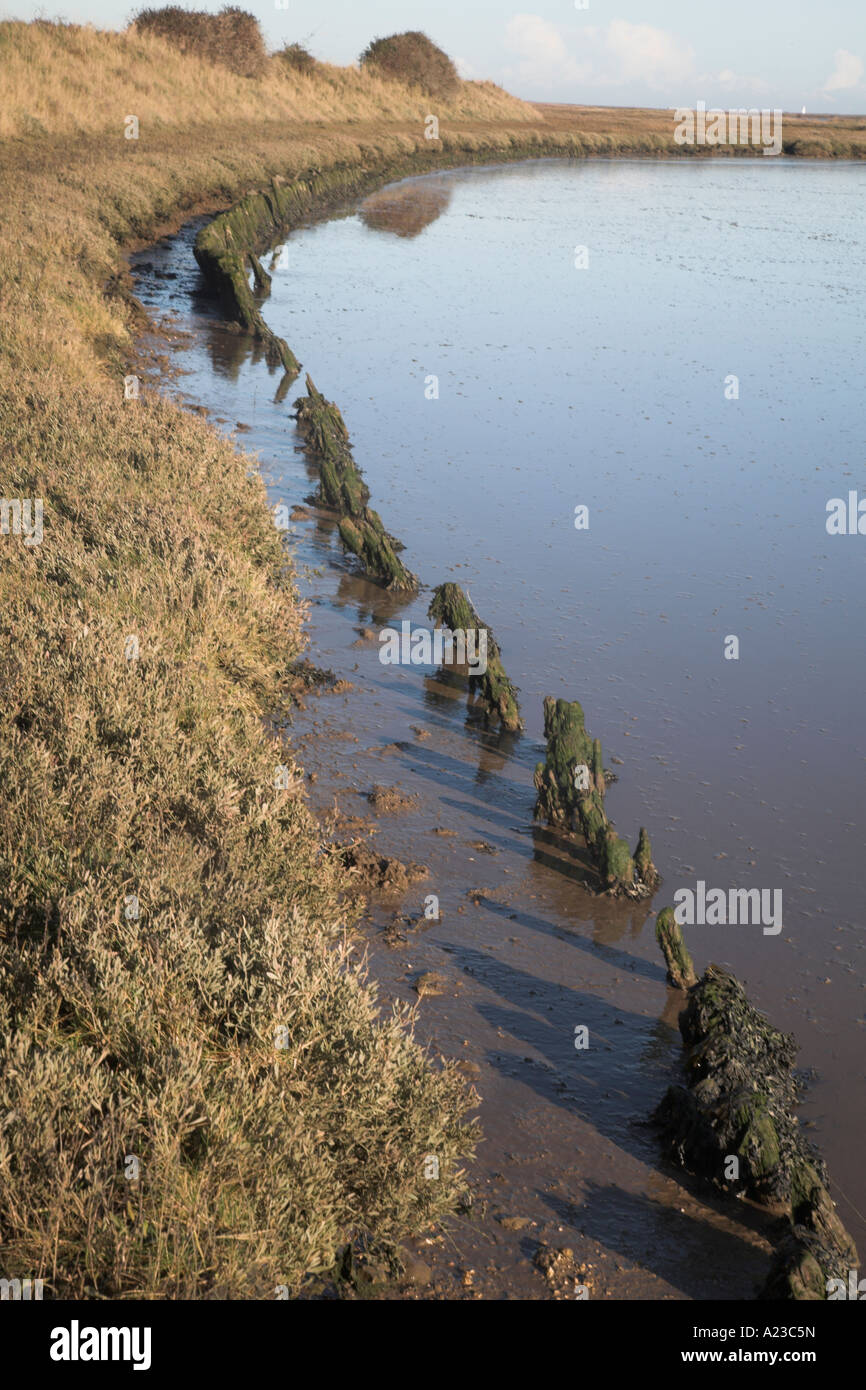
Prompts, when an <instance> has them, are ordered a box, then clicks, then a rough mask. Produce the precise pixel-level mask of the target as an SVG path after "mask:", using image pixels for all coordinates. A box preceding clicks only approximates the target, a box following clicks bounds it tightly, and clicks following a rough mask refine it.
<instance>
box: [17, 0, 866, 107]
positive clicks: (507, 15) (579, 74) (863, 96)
mask: <svg viewBox="0 0 866 1390" xmlns="http://www.w3.org/2000/svg"><path fill="white" fill-rule="evenodd" d="M150 3H153V4H155V3H158V0H150ZM221 3H222V0H192V3H190V4H189V8H194V9H210V10H217V9H219V8H220V7H221ZM236 3H238V4H240V5H241V7H242V8H244V9H248V10H251V11H252V12H253V13H254V14H256V15H257V16H258V18H259V20H260V22H261V24H262V27H263V29H264V31H265V34H266V35H267V38H268V41H269V43H270V44H271V45H272V46H274V47H278V46H279V45H281V44H282V43H285V42H287V41H294V40H299V41H301V42H305V43H306V44H307V45H308V47H309V48H310V49H311V51H312V52H313V53H314V54H315V55H316V57H318V58H324V59H327V60H328V61H330V62H336V63H349V62H353V61H354V60H355V59H356V58H357V56H358V53H359V52H360V51H361V49H362V48H363V47H364V45H365V44H366V43H367V42H368V41H369V39H371V38H373V37H375V36H377V35H384V34H390V33H394V32H395V31H399V30H402V29H423V30H424V31H425V32H426V33H428V34H429V35H430V37H431V38H432V39H434V40H435V41H436V42H437V43H438V44H440V45H441V47H442V48H444V49H445V50H446V51H447V52H448V53H450V54H451V56H452V57H454V58H455V59H457V60H458V61H459V63H460V67H461V71H462V72H463V74H464V76H467V77H486V78H492V79H493V80H494V81H495V82H499V83H501V84H502V85H503V86H505V87H507V88H508V89H509V90H510V91H513V92H515V93H517V94H518V95H519V96H524V97H528V98H530V99H534V100H541V101H573V102H581V103H588V104H594V103H597V104H601V105H626V106H627V105H636V106H642V105H647V106H694V105H695V103H696V102H697V101H706V102H707V104H708V105H711V106H722V107H726V108H727V107H731V106H742V105H748V106H755V105H758V106H770V107H776V106H780V107H783V108H784V109H785V110H800V108H801V107H802V106H806V108H807V109H808V110H809V111H842V112H849V113H851V112H866V0H820V2H819V0H720V3H718V4H715V5H714V4H712V3H704V4H700V3H695V0H659V3H655V4H653V3H647V2H646V0H522V3H521V0H517V3H516V4H509V3H507V0H506V3H503V0H369V3H365V0H236ZM281 4H286V8H278V6H279V5H281ZM584 5H585V6H586V8H578V6H581V7H582V6H584ZM136 8H138V5H136V4H135V0H133V3H132V4H131V5H130V7H129V9H123V8H121V7H119V6H118V5H117V4H116V3H114V0H59V4H58V7H57V8H56V9H55V8H54V5H53V4H52V0H40V3H30V0H19V2H18V3H16V0H10V2H9V3H7V5H6V6H4V10H3V13H4V17H7V18H20V19H31V18H33V17H34V15H37V14H42V15H44V16H47V17H49V18H54V17H55V16H56V15H60V16H61V17H62V18H64V19H68V20H71V21H74V22H78V23H87V22H90V23H94V24H97V25H98V26H99V27H101V28H122V27H123V26H124V24H125V22H126V21H127V20H128V18H129V17H130V16H131V14H132V13H134V11H135V9H136Z"/></svg>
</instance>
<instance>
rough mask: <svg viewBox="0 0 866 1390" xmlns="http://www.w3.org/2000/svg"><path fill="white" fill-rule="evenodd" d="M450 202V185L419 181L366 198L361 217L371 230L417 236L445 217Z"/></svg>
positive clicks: (359, 213) (395, 234) (384, 189)
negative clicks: (432, 223) (443, 214)
mask: <svg viewBox="0 0 866 1390" xmlns="http://www.w3.org/2000/svg"><path fill="white" fill-rule="evenodd" d="M450 202H451V187H450V185H449V184H446V183H434V182H428V181H425V180H422V179H415V180H412V182H410V183H406V184H397V185H395V186H394V187H393V188H383V189H382V190H381V192H379V193H373V194H372V195H371V196H370V197H369V198H365V200H364V202H363V203H362V204H361V206H360V208H359V209H358V215H359V217H360V218H361V221H362V222H363V223H364V225H365V226H366V227H369V228H370V230H371V231H374V232H390V233H391V235H392V236H402V237H416V236H419V235H420V234H421V232H423V230H424V228H425V227H429V226H430V223H431V222H435V221H436V218H437V217H441V216H442V213H443V212H445V210H446V208H447V207H448V205H449V203H450Z"/></svg>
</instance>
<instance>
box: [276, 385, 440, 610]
mask: <svg viewBox="0 0 866 1390" xmlns="http://www.w3.org/2000/svg"><path fill="white" fill-rule="evenodd" d="M306 386H307V394H306V396H300V397H299V398H298V400H296V401H295V419H296V421H297V425H298V431H299V433H300V434H301V436H302V438H303V440H304V444H305V447H306V451H307V454H308V455H309V457H310V458H311V460H312V461H313V462H314V463H315V465H316V467H317V469H318V473H319V489H318V494H317V498H316V500H317V501H318V502H319V504H320V505H321V506H323V507H328V508H330V509H331V510H332V511H334V512H336V513H337V522H338V526H339V531H340V539H341V540H342V542H343V544H344V546H345V547H346V549H347V550H350V551H351V552H352V553H353V554H354V555H357V556H358V559H359V560H360V561H361V564H362V565H363V566H364V570H365V571H366V573H367V574H368V575H369V576H370V577H371V579H375V580H376V581H377V583H380V584H383V585H384V586H385V587H386V588H388V589H416V588H417V587H418V579H417V577H416V576H415V575H414V574H412V572H411V571H410V570H408V569H407V568H406V566H405V565H404V564H403V562H402V561H401V560H400V559H399V558H398V554H397V552H398V551H400V550H402V549H403V546H402V544H401V543H400V541H398V540H396V539H395V538H394V537H393V536H390V535H389V534H388V532H387V531H386V530H385V527H384V526H383V524H382V519H381V517H380V516H379V514H378V512H375V511H374V510H373V509H372V507H370V506H368V503H369V500H370V489H369V488H368V487H367V485H366V483H365V482H364V479H363V477H362V476H361V470H360V469H359V468H358V465H357V464H356V463H355V460H354V457H353V455H352V446H351V443H350V441H349V432H348V430H347V429H346V424H345V421H344V420H343V417H342V415H341V413H340V411H339V409H338V407H337V406H336V405H334V404H333V402H331V401H328V400H326V399H325V397H324V396H323V395H322V393H321V391H319V390H317V389H316V386H315V385H314V383H313V380H312V377H310V376H309V374H308V375H307V378H306Z"/></svg>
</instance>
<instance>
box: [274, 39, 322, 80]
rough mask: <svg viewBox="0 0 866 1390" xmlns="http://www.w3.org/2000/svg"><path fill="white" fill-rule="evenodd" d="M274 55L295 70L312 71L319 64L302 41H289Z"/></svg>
mask: <svg viewBox="0 0 866 1390" xmlns="http://www.w3.org/2000/svg"><path fill="white" fill-rule="evenodd" d="M274 57H275V58H277V59H278V61H279V62H281V63H284V64H285V66H286V67H287V68H291V70H292V71H293V72H301V73H311V72H313V71H314V70H315V69H316V68H317V67H318V66H319V65H318V63H317V62H316V60H315V58H314V57H313V55H312V53H310V52H309V51H308V50H307V49H306V48H304V45H303V44H302V43H287V44H286V46H285V48H281V49H280V51H279V53H276V54H274Z"/></svg>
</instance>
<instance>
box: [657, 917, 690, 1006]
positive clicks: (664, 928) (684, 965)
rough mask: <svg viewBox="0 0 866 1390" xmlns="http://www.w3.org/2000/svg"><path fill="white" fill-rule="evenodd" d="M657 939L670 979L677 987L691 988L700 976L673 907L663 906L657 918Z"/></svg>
mask: <svg viewBox="0 0 866 1390" xmlns="http://www.w3.org/2000/svg"><path fill="white" fill-rule="evenodd" d="M656 941H657V942H658V944H659V946H660V947H661V951H662V955H663V956H664V958H665V965H666V966H667V971H668V980H669V981H670V983H671V984H672V985H673V986H674V987H675V988H676V989H691V987H692V985H695V984H697V982H698V977H697V975H696V974H695V967H694V964H693V962H692V958H691V956H690V955H689V951H688V948H687V946H686V943H685V941H684V940H683V933H682V929H681V927H680V925H679V923H678V922H677V920H676V917H675V916H674V910H673V908H672V907H663V908H662V910H661V912H660V913H659V915H658V917H657V918H656Z"/></svg>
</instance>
